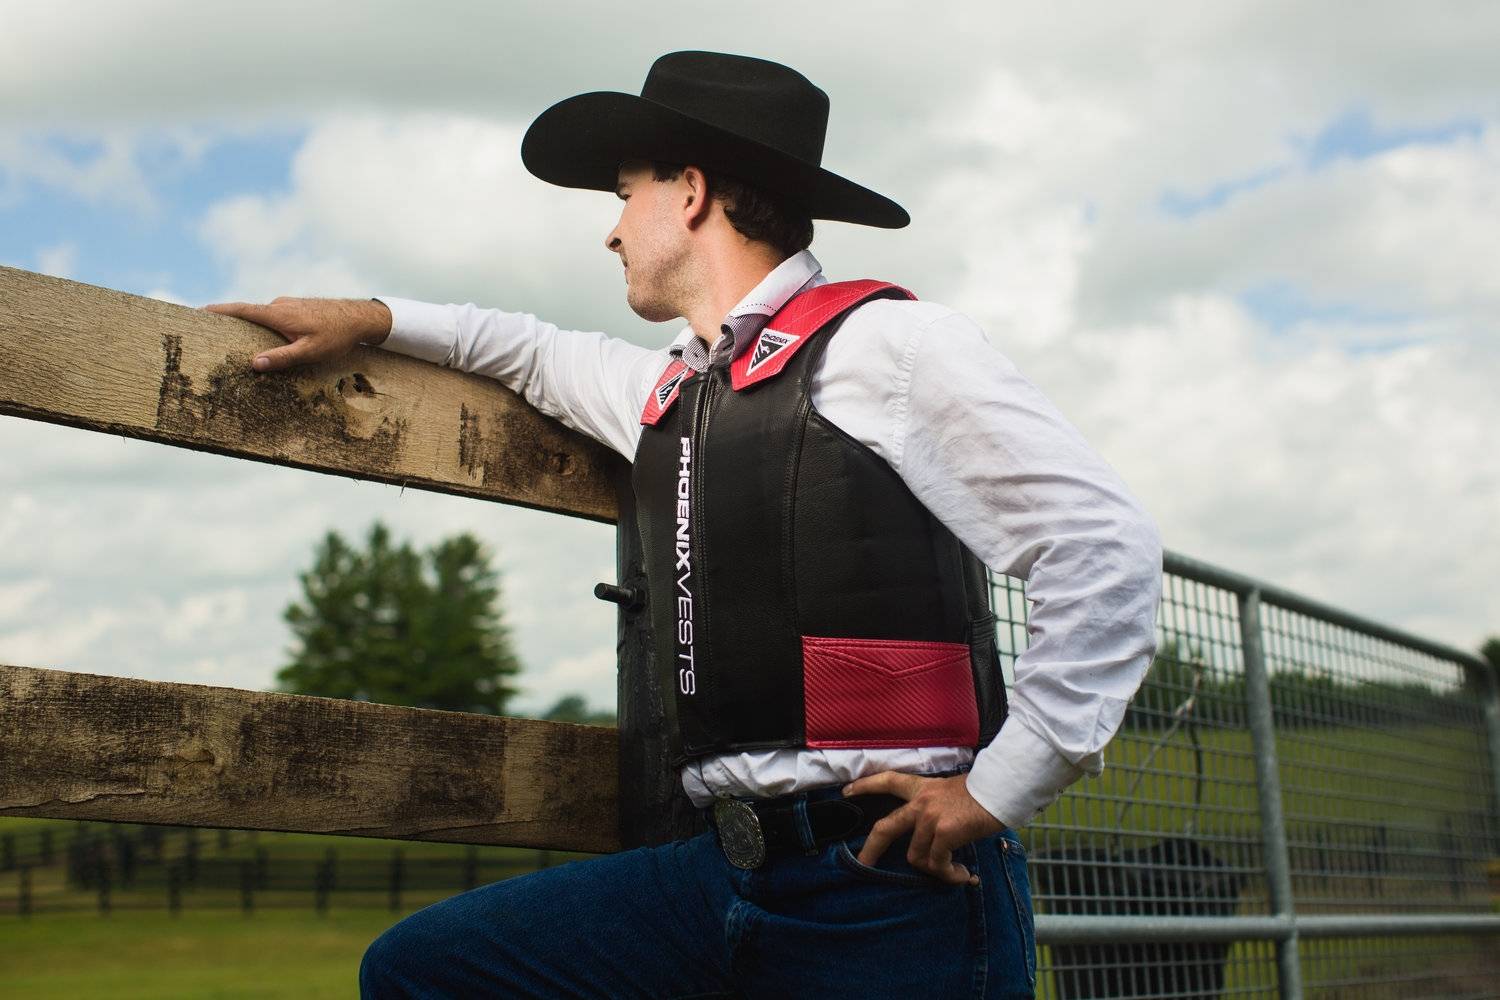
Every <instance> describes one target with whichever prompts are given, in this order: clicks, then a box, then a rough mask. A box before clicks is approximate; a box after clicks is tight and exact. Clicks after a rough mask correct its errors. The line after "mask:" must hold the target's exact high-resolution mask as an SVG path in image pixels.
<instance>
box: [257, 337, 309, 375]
mask: <svg viewBox="0 0 1500 1000" xmlns="http://www.w3.org/2000/svg"><path fill="white" fill-rule="evenodd" d="M310 345H311V340H310V338H307V337H303V338H302V339H301V340H298V341H294V342H293V343H290V344H287V345H286V346H285V347H277V348H273V349H272V350H269V351H262V352H261V353H260V354H257V355H256V356H255V360H254V361H252V362H251V367H253V368H254V369H255V370H256V371H258V372H275V371H280V370H281V369H283V368H291V367H292V366H293V365H305V364H308V363H309V362H312V361H316V360H318V357H319V352H318V351H316V350H315V349H313V348H312V347H311V346H310Z"/></svg>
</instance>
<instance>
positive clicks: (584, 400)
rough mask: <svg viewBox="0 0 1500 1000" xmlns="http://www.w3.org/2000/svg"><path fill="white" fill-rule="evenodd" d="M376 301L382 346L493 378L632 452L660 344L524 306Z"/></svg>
mask: <svg viewBox="0 0 1500 1000" xmlns="http://www.w3.org/2000/svg"><path fill="white" fill-rule="evenodd" d="M381 301H383V302H384V303H385V304H386V305H387V306H389V307H390V311H391V314H392V317H393V320H392V323H391V331H390V336H389V337H388V338H386V339H385V340H384V342H383V343H382V344H381V346H382V347H384V348H385V349H386V350H390V351H394V352H396V353H399V354H406V355H409V356H411V357H417V358H421V359H423V360H425V361H431V362H433V363H434V364H440V365H443V366H445V367H448V368H454V369H457V370H459V371H464V372H471V373H473V374H477V375H485V376H488V377H490V378H493V379H496V380H497V381H499V382H500V383H501V384H503V385H505V386H506V387H507V388H509V389H511V390H513V391H514V392H517V393H519V394H521V395H522V396H523V397H524V398H525V399H526V401H527V402H529V403H531V405H533V406H535V407H536V408H537V409H538V410H540V411H541V412H543V413H545V414H547V415H548V416H550V417H555V418H556V419H558V420H560V421H561V422H563V423H564V424H566V425H568V426H569V427H573V428H574V429H576V430H579V431H582V432H583V433H585V434H588V435H589V436H590V437H593V438H595V439H596V440H599V441H602V442H603V443H605V444H607V445H609V446H610V447H612V448H614V449H615V450H616V451H619V452H621V453H622V454H625V455H626V456H627V457H628V456H630V455H633V454H634V451H635V443H636V440H637V439H638V438H639V434H640V425H639V418H640V407H641V405H642V401H643V399H644V396H645V393H646V391H647V390H648V389H649V382H650V379H651V375H652V371H653V365H654V364H655V363H656V360H657V356H658V355H659V354H660V352H656V351H651V350H649V349H647V348H644V347H639V346H637V345H635V344H631V343H628V342H626V341H623V340H620V339H618V338H614V337H608V336H605V335H604V334H602V333H596V332H590V331H579V330H562V329H559V328H558V327H556V326H554V325H553V324H551V323H546V322H543V321H542V320H539V319H537V317H535V316H533V315H531V314H530V313H521V312H508V311H506V310H503V309H484V308H480V307H478V306H475V305H474V304H473V303H466V304H463V305H455V304H447V305H438V304H435V303H427V302H417V301H414V300H411V299H400V298H394V297H388V296H387V297H383V298H382V299H381ZM661 363H662V364H664V363H665V359H664V358H663V359H661ZM658 367H659V366H658Z"/></svg>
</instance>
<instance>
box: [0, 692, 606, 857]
mask: <svg viewBox="0 0 1500 1000" xmlns="http://www.w3.org/2000/svg"><path fill="white" fill-rule="evenodd" d="M616 742H617V740H616V733H615V730H613V729H609V728H605V727H601V726H581V725H573V724H571V723H566V722H541V721H537V720H533V719H513V718H507V717H504V716H487V715H471V714H466V713H462V712H439V711H432V710H427V709H418V708H402V707H398V706H394V705H375V704H371V703H369V702H358V701H343V700H339V699H334V698H312V697H307V696H304V695H290V694H273V693H265V692H255V691H237V690H234V689H233V688H222V687H210V686H208V685H202V684H175V683H166V682H159V681H143V680H136V679H133V678H124V677H105V676H100V675H97V674H82V673H73V672H71V671H66V670H44V669H38V668H34V667H17V666H6V665H0V815H10V816H41V817H48V818H52V819H74V820H78V819H88V820H105V821H110V822H126V823H167V824H178V825H190V826H209V827H230V828H233V829H241V830H283V831H291V832H297V833H329V834H345V835H352V836H361V837H390V838H397V839H404V840H431V841H443V842H447V843H462V844H504V845H510V846H514V847H546V848H554V849H557V850H572V851H592V852H606V851H613V850H617V849H618V846H619V838H618V836H617V833H616V813H617V793H616V786H617V777H616V769H617V764H616Z"/></svg>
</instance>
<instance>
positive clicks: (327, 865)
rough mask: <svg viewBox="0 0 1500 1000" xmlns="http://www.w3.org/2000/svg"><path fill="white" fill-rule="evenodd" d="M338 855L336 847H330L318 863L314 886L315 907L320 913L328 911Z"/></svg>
mask: <svg viewBox="0 0 1500 1000" xmlns="http://www.w3.org/2000/svg"><path fill="white" fill-rule="evenodd" d="M336 857H337V855H336V854H335V853H334V849H333V848H332V847H330V848H329V849H328V852H327V853H326V854H324V855H323V861H322V863H320V864H319V865H318V871H317V875H316V876H315V885H314V888H313V909H315V910H317V911H318V913H319V914H320V915H321V914H326V913H327V912H328V897H329V896H330V895H332V893H333V880H334V863H335V859H336Z"/></svg>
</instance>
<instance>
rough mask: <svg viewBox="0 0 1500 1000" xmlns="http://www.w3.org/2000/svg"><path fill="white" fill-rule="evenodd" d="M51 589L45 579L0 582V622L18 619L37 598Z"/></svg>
mask: <svg viewBox="0 0 1500 1000" xmlns="http://www.w3.org/2000/svg"><path fill="white" fill-rule="evenodd" d="M51 589H52V584H51V583H50V582H48V581H47V580H19V581H17V582H14V583H0V623H3V622H8V621H14V620H16V619H19V618H20V617H21V616H22V615H24V614H26V612H27V609H28V608H30V607H31V606H32V605H33V604H34V603H36V600H37V598H39V597H41V596H42V595H44V594H46V593H47V591H49V590H51Z"/></svg>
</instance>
